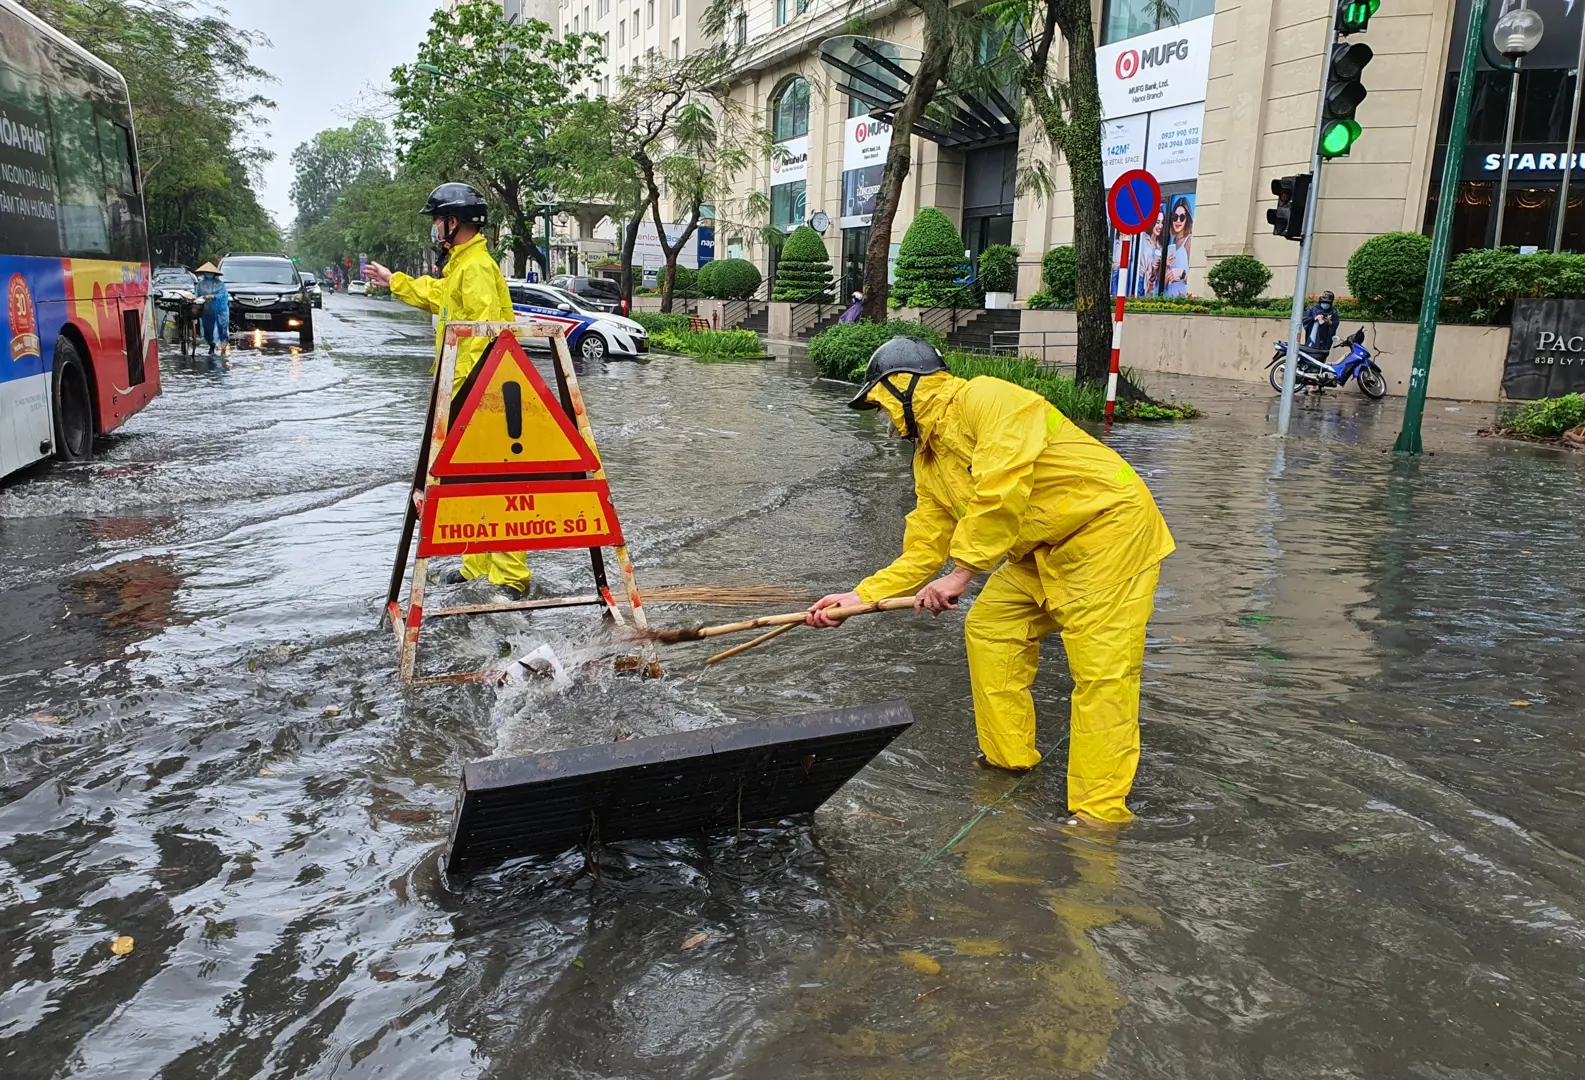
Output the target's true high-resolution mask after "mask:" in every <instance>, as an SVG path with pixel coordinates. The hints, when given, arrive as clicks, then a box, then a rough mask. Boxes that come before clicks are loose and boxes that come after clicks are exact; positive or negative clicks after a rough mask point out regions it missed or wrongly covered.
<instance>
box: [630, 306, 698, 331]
mask: <svg viewBox="0 0 1585 1080" xmlns="http://www.w3.org/2000/svg"><path fill="white" fill-rule="evenodd" d="M628 318H630V319H632V320H633V321H634V322H636V323H638V325H640V326H642V327H643V328H644V329H645V330H647V331H649V333H650V334H651V335H652V336H653V335H655V334H658V333H660V332H662V331H665V330H686V329H688V326H689V319H688V316H686V315H683V314H680V313H678V312H675V311H667V312H660V311H636V312H634V313H633V314H632V315H629V316H628Z"/></svg>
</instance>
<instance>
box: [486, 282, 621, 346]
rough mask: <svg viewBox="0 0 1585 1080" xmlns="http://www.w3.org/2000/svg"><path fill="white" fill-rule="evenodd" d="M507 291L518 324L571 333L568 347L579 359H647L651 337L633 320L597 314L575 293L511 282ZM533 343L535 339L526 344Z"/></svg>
mask: <svg viewBox="0 0 1585 1080" xmlns="http://www.w3.org/2000/svg"><path fill="white" fill-rule="evenodd" d="M506 287H507V291H508V292H510V293H511V294H512V310H513V311H515V312H516V313H517V321H518V322H520V323H526V324H528V325H531V326H532V325H541V326H560V327H562V328H563V329H565V330H566V333H567V347H568V348H570V349H571V350H572V352H573V355H575V356H581V357H583V358H584V359H585V360H604V359H605V358H606V357H608V356H643V355H644V354H645V353H647V352H649V334H648V333H647V332H645V330H644V328H643V327H642V326H640V325H639V324H638V323H636V322H634V321H633V320H632V319H626V318H623V317H622V316H621V315H612V314H611V313H609V312H605V311H595V310H594V309H592V308H589V307H586V306H584V304H583V302H582V301H581V300H579V299H578V298H577V297H576V296H574V295H573V294H572V293H570V292H566V291H565V290H562V289H558V288H556V287H554V286H551V285H539V284H536V283H534V282H531V281H511V280H508V281H507V283H506ZM532 343H533V339H532V338H530V339H528V340H527V341H525V342H524V344H532Z"/></svg>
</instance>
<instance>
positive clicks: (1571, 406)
mask: <svg viewBox="0 0 1585 1080" xmlns="http://www.w3.org/2000/svg"><path fill="white" fill-rule="evenodd" d="M1581 424H1585V394H1565V395H1564V396H1563V397H1556V398H1542V399H1541V400H1540V401H1532V402H1529V403H1527V404H1526V405H1524V406H1523V407H1522V408H1520V409H1519V411H1518V412H1516V413H1514V414H1513V415H1512V416H1511V417H1509V418H1508V422H1507V423H1506V424H1504V425H1502V430H1503V431H1508V432H1512V433H1513V434H1515V435H1528V436H1530V437H1531V438H1536V439H1555V438H1557V437H1558V436H1559V435H1561V434H1563V433H1564V432H1565V431H1568V430H1570V429H1572V428H1577V427H1579V426H1580V425H1581Z"/></svg>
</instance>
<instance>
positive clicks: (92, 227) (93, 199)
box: [50, 95, 110, 258]
mask: <svg viewBox="0 0 1585 1080" xmlns="http://www.w3.org/2000/svg"><path fill="white" fill-rule="evenodd" d="M50 112H51V113H52V114H53V119H54V121H55V169H56V172H57V173H59V175H60V185H61V192H60V203H61V239H62V241H63V242H64V243H63V246H64V247H65V249H66V254H68V255H74V256H77V257H79V258H81V257H84V256H93V255H99V256H105V255H108V254H110V223H109V220H108V218H109V214H108V212H107V207H106V206H105V177H104V171H103V167H102V165H101V163H100V156H99V132H98V128H97V124H96V123H95V116H94V108H93V105H92V104H91V103H89V102H87V101H84V100H82V99H80V98H69V97H62V96H60V95H52V96H51V99H50Z"/></svg>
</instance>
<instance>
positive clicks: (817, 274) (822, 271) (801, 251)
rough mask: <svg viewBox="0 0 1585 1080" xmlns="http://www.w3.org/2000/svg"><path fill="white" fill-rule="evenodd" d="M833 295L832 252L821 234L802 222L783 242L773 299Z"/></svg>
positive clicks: (800, 298) (797, 298)
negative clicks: (821, 237)
mask: <svg viewBox="0 0 1585 1080" xmlns="http://www.w3.org/2000/svg"><path fill="white" fill-rule="evenodd" d="M830 295H831V255H830V253H828V252H827V251H826V244H825V241H824V240H822V239H820V234H819V233H817V232H815V231H814V230H813V229H811V228H810V227H809V226H807V225H800V226H798V227H797V228H796V229H794V230H793V231H792V235H791V236H789V237H788V238H787V242H786V243H785V244H783V245H782V249H781V261H780V262H778V263H777V264H776V287H775V289H774V290H772V292H771V296H770V298H771V299H772V300H789V301H792V302H793V303H797V302H798V301H800V300H812V299H814V298H815V297H817V296H830Z"/></svg>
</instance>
